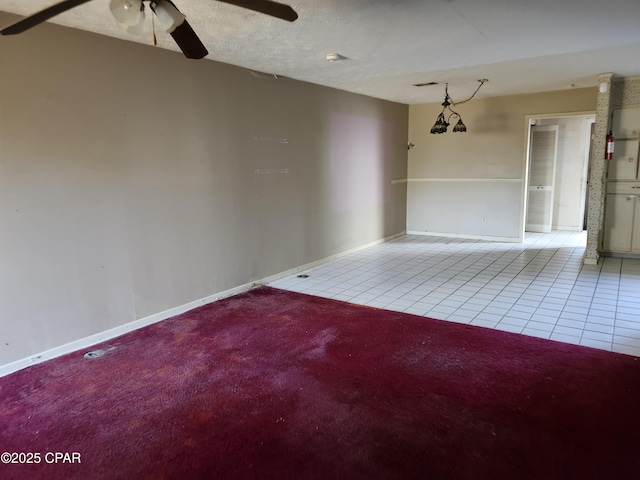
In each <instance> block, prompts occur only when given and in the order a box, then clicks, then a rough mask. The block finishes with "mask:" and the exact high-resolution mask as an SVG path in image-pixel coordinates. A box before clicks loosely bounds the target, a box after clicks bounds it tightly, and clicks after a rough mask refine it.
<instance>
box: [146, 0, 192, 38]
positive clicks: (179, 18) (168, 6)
mask: <svg viewBox="0 0 640 480" xmlns="http://www.w3.org/2000/svg"><path fill="white" fill-rule="evenodd" d="M150 6H151V10H153V13H155V14H156V16H157V17H158V21H159V22H160V25H162V28H164V29H165V31H166V32H167V33H171V32H173V31H174V30H175V29H176V28H178V27H179V26H180V25H182V24H183V23H184V21H185V20H186V18H187V17H185V16H184V15H183V14H182V13H181V12H180V10H178V9H177V8H176V6H175V5H174V4H173V3H172V2H170V1H169V0H155V1H152V2H151V4H150Z"/></svg>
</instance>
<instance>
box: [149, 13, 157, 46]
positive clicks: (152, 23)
mask: <svg viewBox="0 0 640 480" xmlns="http://www.w3.org/2000/svg"><path fill="white" fill-rule="evenodd" d="M154 17H155V15H154V14H153V12H152V13H151V30H152V31H153V40H152V42H151V43H153V45H158V39H157V38H156V21H155V18H154Z"/></svg>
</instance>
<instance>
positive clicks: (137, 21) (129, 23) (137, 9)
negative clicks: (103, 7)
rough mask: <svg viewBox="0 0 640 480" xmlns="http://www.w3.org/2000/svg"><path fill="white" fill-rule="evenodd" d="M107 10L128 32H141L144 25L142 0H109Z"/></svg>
mask: <svg viewBox="0 0 640 480" xmlns="http://www.w3.org/2000/svg"><path fill="white" fill-rule="evenodd" d="M109 10H111V13H112V14H113V16H114V17H115V19H116V22H118V25H119V26H120V27H121V28H123V29H124V30H126V31H127V32H129V33H134V34H137V33H142V30H143V27H144V4H143V3H142V0H111V2H110V3H109Z"/></svg>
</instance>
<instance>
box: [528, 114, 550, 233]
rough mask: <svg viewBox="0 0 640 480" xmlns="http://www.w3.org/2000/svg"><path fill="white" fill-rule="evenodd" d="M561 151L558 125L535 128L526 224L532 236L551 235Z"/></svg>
mask: <svg viewBox="0 0 640 480" xmlns="http://www.w3.org/2000/svg"><path fill="white" fill-rule="evenodd" d="M557 151H558V125H534V126H532V127H531V138H530V141H529V184H528V186H527V220H526V222H525V230H526V231H528V232H543V233H548V232H550V231H551V223H552V221H553V189H554V187H555V185H554V184H555V176H556V157H557Z"/></svg>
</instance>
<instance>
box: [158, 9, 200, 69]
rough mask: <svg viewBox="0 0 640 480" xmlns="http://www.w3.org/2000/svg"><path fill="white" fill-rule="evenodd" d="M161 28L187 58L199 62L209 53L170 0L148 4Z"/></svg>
mask: <svg viewBox="0 0 640 480" xmlns="http://www.w3.org/2000/svg"><path fill="white" fill-rule="evenodd" d="M149 6H150V7H151V10H153V13H155V14H156V17H158V21H159V22H160V24H161V25H162V27H163V28H164V29H165V30H166V31H167V32H169V33H170V34H171V36H172V37H173V39H174V40H175V42H176V43H177V44H178V47H180V50H182V53H184V56H185V57H187V58H193V59H196V60H199V59H201V58H204V57H205V56H207V54H208V53H209V52H208V51H207V49H206V47H205V46H204V45H203V44H202V41H200V38H198V35H196V32H194V31H193V28H191V25H189V22H187V20H186V17H185V16H184V14H183V13H182V12H180V10H178V7H176V6H175V4H174V3H173V2H172V1H171V0H151V3H150V4H149Z"/></svg>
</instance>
